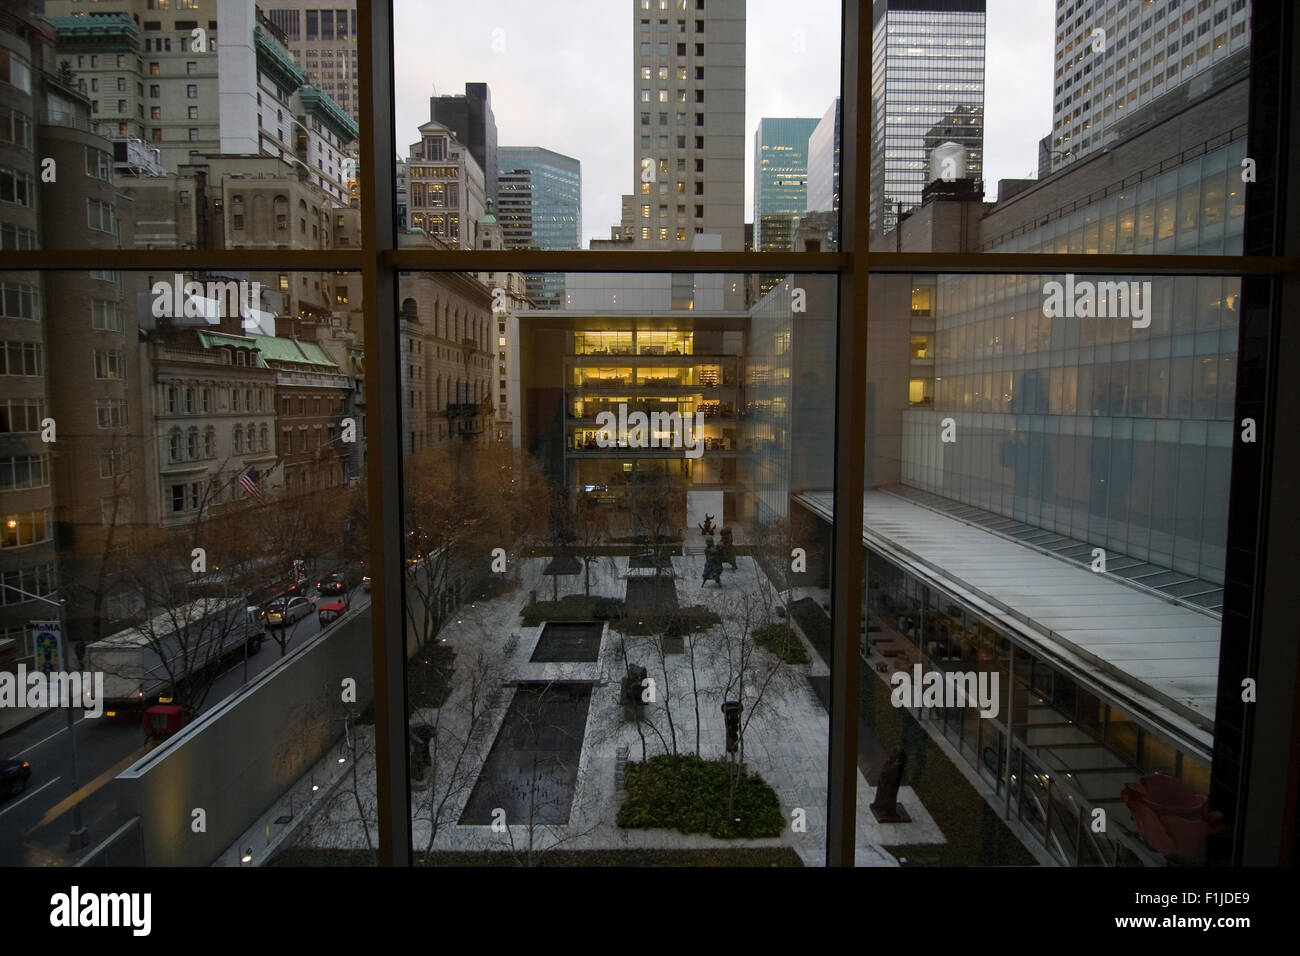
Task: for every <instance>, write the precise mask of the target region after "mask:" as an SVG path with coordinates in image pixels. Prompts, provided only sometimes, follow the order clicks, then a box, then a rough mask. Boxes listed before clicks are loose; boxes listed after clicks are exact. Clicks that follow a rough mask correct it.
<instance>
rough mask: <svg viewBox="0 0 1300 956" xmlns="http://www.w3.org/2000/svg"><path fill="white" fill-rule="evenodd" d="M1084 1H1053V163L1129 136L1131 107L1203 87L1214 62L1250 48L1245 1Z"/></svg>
mask: <svg viewBox="0 0 1300 956" xmlns="http://www.w3.org/2000/svg"><path fill="white" fill-rule="evenodd" d="M1083 7H1084V4H1083V3H1081V2H1078V0H1057V3H1056V30H1057V33H1056V61H1055V62H1056V87H1055V90H1054V95H1053V99H1052V135H1051V146H1050V149H1051V150H1052V153H1051V156H1050V158H1051V161H1052V164H1053V168H1054V169H1056V168H1059V167H1060V166H1061V165H1062V164H1063V163H1067V162H1072V161H1074V160H1077V159H1079V158H1081V157H1083V156H1086V155H1087V154H1088V153H1091V152H1093V151H1094V150H1097V149H1099V148H1101V147H1102V146H1104V145H1106V144H1108V143H1112V142H1114V141H1115V140H1117V139H1120V138H1122V137H1124V136H1125V135H1128V132H1129V131H1130V128H1131V127H1132V125H1133V123H1134V121H1132V120H1129V119H1128V118H1129V117H1131V116H1132V115H1133V113H1134V111H1135V110H1140V109H1143V108H1144V107H1145V106H1146V105H1147V104H1149V103H1154V102H1155V101H1156V100H1159V99H1161V98H1163V97H1165V96H1168V95H1169V94H1172V93H1175V92H1176V91H1178V92H1180V93H1181V94H1182V96H1183V97H1186V96H1189V95H1190V96H1198V95H1200V94H1201V93H1204V92H1206V91H1207V90H1208V89H1209V88H1210V86H1211V84H1212V82H1213V79H1214V72H1216V68H1217V67H1218V66H1219V65H1220V64H1222V63H1223V62H1224V61H1225V60H1227V59H1228V58H1230V57H1232V56H1234V55H1235V54H1238V53H1240V52H1241V51H1243V50H1245V49H1246V48H1247V47H1249V46H1250V0H1202V2H1201V3H1199V4H1193V3H1190V2H1186V3H1181V4H1180V3H1178V2H1170V3H1166V2H1159V3H1155V4H1151V3H1145V4H1129V3H1126V2H1125V0H1096V2H1095V3H1089V4H1088V6H1087V9H1086V10H1085V9H1083ZM1171 105H1172V104H1171ZM1137 122H1138V123H1139V124H1140V123H1141V121H1140V120H1139V121H1137Z"/></svg>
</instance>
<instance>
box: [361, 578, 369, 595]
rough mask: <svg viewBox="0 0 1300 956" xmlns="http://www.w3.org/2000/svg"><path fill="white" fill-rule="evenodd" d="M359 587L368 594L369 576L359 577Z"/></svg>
mask: <svg viewBox="0 0 1300 956" xmlns="http://www.w3.org/2000/svg"><path fill="white" fill-rule="evenodd" d="M361 587H362V588H364V589H365V591H366V593H367V594H369V593H370V575H368V574H363V575H362V576H361Z"/></svg>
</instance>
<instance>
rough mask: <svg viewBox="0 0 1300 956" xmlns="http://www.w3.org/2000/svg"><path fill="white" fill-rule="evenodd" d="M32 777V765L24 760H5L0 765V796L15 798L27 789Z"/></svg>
mask: <svg viewBox="0 0 1300 956" xmlns="http://www.w3.org/2000/svg"><path fill="white" fill-rule="evenodd" d="M31 776H32V765H31V764H29V763H28V762H27V761H26V760H17V759H15V760H6V761H5V762H4V763H0V794H3V795H4V796H6V797H13V796H17V795H18V794H20V793H22V792H23V791H24V790H26V789H27V781H28V780H30V779H31Z"/></svg>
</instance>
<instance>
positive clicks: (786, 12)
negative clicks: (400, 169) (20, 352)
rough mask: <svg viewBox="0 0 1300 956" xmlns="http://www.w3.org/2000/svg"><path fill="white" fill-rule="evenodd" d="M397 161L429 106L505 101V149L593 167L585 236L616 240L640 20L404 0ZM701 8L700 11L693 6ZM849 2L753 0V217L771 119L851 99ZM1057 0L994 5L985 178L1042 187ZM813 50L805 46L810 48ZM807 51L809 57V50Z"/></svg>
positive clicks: (621, 7) (585, 192)
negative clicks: (846, 84) (472, 99)
mask: <svg viewBox="0 0 1300 956" xmlns="http://www.w3.org/2000/svg"><path fill="white" fill-rule="evenodd" d="M395 6H396V24H395V27H396V29H395V33H396V36H397V43H396V64H397V66H396V73H397V76H396V85H397V107H396V110H397V138H398V142H397V144H396V152H397V154H398V155H400V156H402V157H405V156H406V155H407V153H408V150H409V146H410V144H411V143H413V142H415V141H416V140H417V139H418V138H419V137H418V134H417V131H416V130H417V127H418V126H419V125H420V124H421V123H423V122H425V121H427V120H428V119H429V97H430V95H432V94H433V93H434V92H435V91H436V92H437V93H438V94H447V93H463V92H464V91H465V84H466V83H467V82H470V83H473V82H481V83H487V84H488V86H489V87H490V89H491V91H492V109H493V112H494V113H495V114H496V121H497V135H498V143H499V145H500V146H544V147H546V148H547V149H553V150H555V151H556V152H559V153H564V154H565V155H568V156H572V157H574V158H576V159H578V160H579V161H581V163H582V232H583V241H584V244H585V243H586V241H587V240H589V239H591V238H593V237H594V238H601V239H605V238H608V237H609V227H610V226H612V225H615V224H616V223H617V222H618V219H619V197H620V196H621V195H622V194H623V193H626V192H631V189H632V185H633V184H632V182H631V179H632V136H633V128H632V127H633V122H634V116H633V105H632V104H633V96H634V95H635V94H634V91H633V78H632V71H631V69H630V68H629V66H630V63H631V60H632V51H633V47H632V44H633V38H632V37H633V19H634V17H633V13H632V5H631V3H630V2H628V0H473V2H467V3H466V2H457V3H429V2H428V0H396V3H395ZM692 6H693V5H692ZM839 8H840V5H839V0H797V2H794V3H792V2H791V0H749V4H748V28H747V36H746V61H747V63H746V84H745V87H746V97H745V112H746V118H745V129H746V143H745V154H746V161H745V175H746V180H747V182H746V188H745V219H746V221H749V220H750V219H751V218H752V216H751V213H752V209H753V182H752V176H753V151H754V131H755V129H757V127H758V121H759V119H760V118H762V117H764V116H774V117H775V116H808V117H821V116H822V115H823V114H824V113H825V112H826V109H827V107H829V106H830V104H831V102H832V100H834V98H835V97H836V96H837V95H839V79H840V78H839V56H840V24H839ZM1054 8H1055V4H1054V3H1053V2H1052V0H988V11H989V12H988V37H987V44H988V46H987V54H988V60H987V64H986V71H985V72H986V76H985V83H986V88H985V100H984V108H985V131H984V178H985V182H986V187H985V188H986V192H987V193H988V194H989V197H990V198H991V197H992V196H993V194H995V193H996V191H997V181H998V180H999V179H1016V178H1023V177H1026V176H1029V177H1032V176H1033V175H1034V173H1035V171H1036V169H1037V166H1038V140H1039V139H1040V138H1041V137H1042V136H1044V135H1045V134H1047V133H1048V132H1050V130H1051V124H1052V70H1053V68H1052V53H1053V50H1052V43H1053V31H1054V28H1055V10H1054ZM800 41H802V46H800ZM800 50H801V52H800Z"/></svg>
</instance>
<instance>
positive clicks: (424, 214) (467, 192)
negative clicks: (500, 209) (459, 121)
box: [406, 120, 488, 249]
mask: <svg viewBox="0 0 1300 956" xmlns="http://www.w3.org/2000/svg"><path fill="white" fill-rule="evenodd" d="M406 177H407V213H406V217H407V223H408V226H409V228H410V229H412V230H421V231H423V232H425V233H427V234H428V235H430V236H432V237H434V238H436V239H438V240H439V241H441V242H444V243H446V244H447V245H448V246H450V247H451V248H453V249H455V248H472V247H473V246H474V243H475V241H476V239H475V230H476V228H477V225H478V221H479V218H480V217H481V216H482V215H483V214H484V213H485V212H486V211H487V205H486V202H487V198H488V197H487V192H486V189H485V186H484V182H485V181H484V178H483V167H482V166H480V165H479V164H478V161H477V160H476V159H475V158H474V157H473V156H472V155H471V154H470V152H469V150H468V149H466V147H465V146H464V144H462V143H461V142H460V141H459V140H457V139H456V137H455V136H453V135H452V132H451V130H450V129H448V128H447V127H446V126H445V125H443V124H442V123H439V122H437V121H436V120H430V121H429V122H427V123H422V124H421V125H420V141H419V142H418V143H412V144H411V153H410V157H409V158H408V159H407V162H406Z"/></svg>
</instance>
